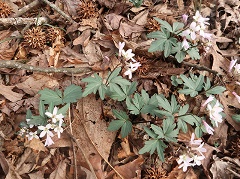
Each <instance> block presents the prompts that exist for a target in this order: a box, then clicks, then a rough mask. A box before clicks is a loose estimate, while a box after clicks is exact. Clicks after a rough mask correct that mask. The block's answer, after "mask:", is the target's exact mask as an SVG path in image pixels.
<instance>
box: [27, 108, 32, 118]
mask: <svg viewBox="0 0 240 179" xmlns="http://www.w3.org/2000/svg"><path fill="white" fill-rule="evenodd" d="M31 118H32V111H31V110H29V109H28V110H27V113H26V119H31Z"/></svg>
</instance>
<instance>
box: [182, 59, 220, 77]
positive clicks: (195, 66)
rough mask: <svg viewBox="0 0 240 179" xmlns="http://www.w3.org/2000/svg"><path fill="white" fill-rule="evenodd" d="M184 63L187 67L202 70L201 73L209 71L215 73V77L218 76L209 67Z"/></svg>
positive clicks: (215, 72)
mask: <svg viewBox="0 0 240 179" xmlns="http://www.w3.org/2000/svg"><path fill="white" fill-rule="evenodd" d="M182 63H183V64H184V65H187V66H189V67H193V68H195V69H198V70H201V71H208V72H210V73H213V74H215V75H217V74H218V72H217V71H215V70H212V69H210V68H208V67H205V66H201V65H197V64H193V63H189V62H184V61H183V62H182Z"/></svg>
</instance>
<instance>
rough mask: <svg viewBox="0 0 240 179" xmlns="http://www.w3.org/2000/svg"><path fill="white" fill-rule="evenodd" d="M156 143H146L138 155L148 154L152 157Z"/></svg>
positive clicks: (151, 141)
mask: <svg viewBox="0 0 240 179" xmlns="http://www.w3.org/2000/svg"><path fill="white" fill-rule="evenodd" d="M157 143H158V140H157V139H154V140H149V141H146V142H145V145H144V147H143V148H141V149H140V150H139V154H144V153H147V152H150V154H151V155H152V154H153V152H154V151H155V149H156V147H157Z"/></svg>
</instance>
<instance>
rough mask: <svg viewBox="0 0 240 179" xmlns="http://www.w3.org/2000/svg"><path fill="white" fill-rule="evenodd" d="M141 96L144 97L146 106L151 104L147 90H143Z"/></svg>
mask: <svg viewBox="0 0 240 179" xmlns="http://www.w3.org/2000/svg"><path fill="white" fill-rule="evenodd" d="M141 95H142V101H143V103H144V104H148V102H149V95H148V93H147V92H146V91H145V90H143V89H142V91H141Z"/></svg>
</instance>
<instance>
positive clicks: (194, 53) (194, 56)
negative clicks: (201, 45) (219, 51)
mask: <svg viewBox="0 0 240 179" xmlns="http://www.w3.org/2000/svg"><path fill="white" fill-rule="evenodd" d="M187 53H188V54H189V55H190V57H191V58H192V59H193V60H198V59H200V58H201V56H200V54H199V50H198V48H196V47H194V48H190V49H189V50H187Z"/></svg>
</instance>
